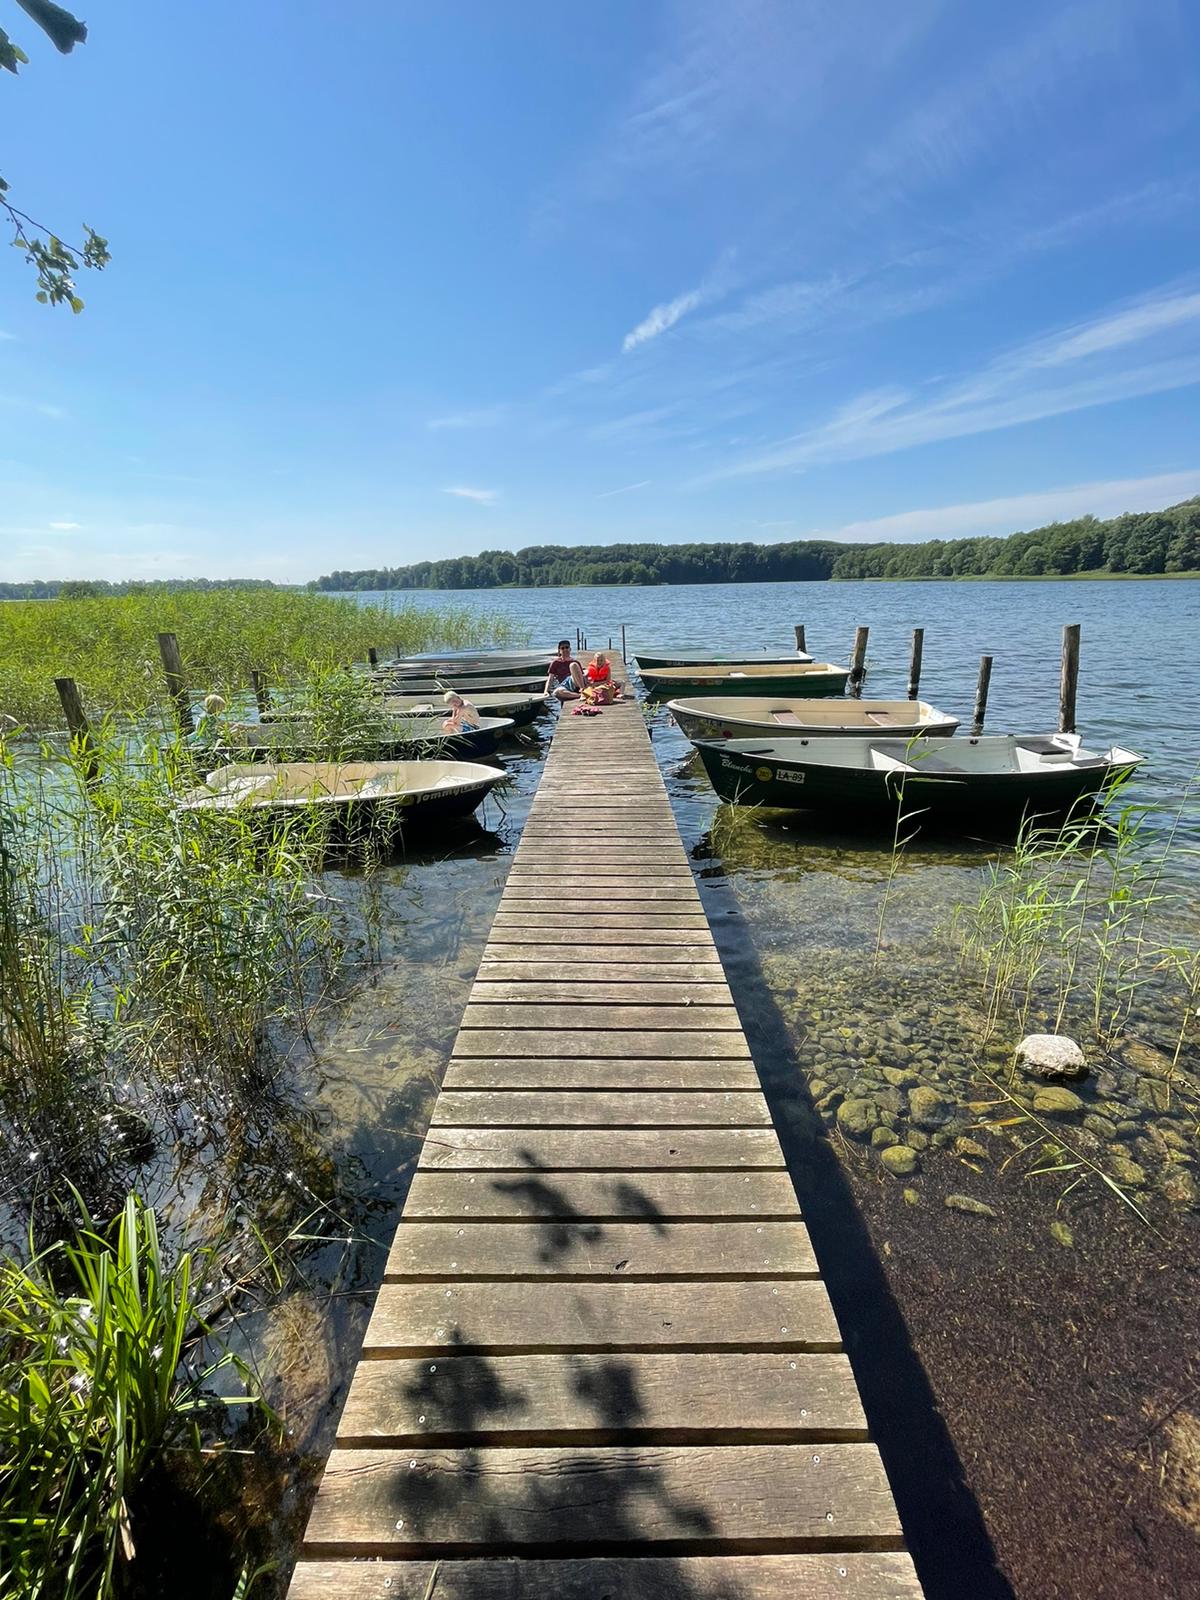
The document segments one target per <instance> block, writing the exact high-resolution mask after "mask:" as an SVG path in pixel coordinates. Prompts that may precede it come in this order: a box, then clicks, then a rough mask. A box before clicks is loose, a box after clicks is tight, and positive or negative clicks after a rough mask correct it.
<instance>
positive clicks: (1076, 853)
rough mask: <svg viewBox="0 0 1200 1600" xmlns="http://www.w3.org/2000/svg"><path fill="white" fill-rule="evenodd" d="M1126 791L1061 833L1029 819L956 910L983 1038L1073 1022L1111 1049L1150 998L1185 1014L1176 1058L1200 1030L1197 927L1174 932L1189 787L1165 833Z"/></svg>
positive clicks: (1180, 904) (955, 932) (957, 935)
mask: <svg viewBox="0 0 1200 1600" xmlns="http://www.w3.org/2000/svg"><path fill="white" fill-rule="evenodd" d="M1122 791H1123V786H1122V785H1118V786H1116V787H1115V788H1114V789H1113V790H1112V791H1111V792H1110V795H1109V802H1110V803H1109V806H1108V808H1107V809H1106V810H1105V811H1104V812H1103V813H1101V814H1097V815H1088V816H1086V817H1081V818H1078V819H1075V820H1072V821H1068V823H1067V824H1066V826H1064V827H1062V828H1053V829H1051V828H1045V827H1043V826H1039V825H1038V823H1037V821H1036V819H1035V820H1034V821H1031V822H1029V823H1027V824H1026V825H1025V826H1023V827H1022V829H1021V832H1020V835H1019V837H1018V839H1017V842H1016V844H1015V846H1014V848H1013V849H1012V851H1011V852H1009V853H1008V854H1006V855H1005V856H1003V857H1001V858H1000V859H998V860H996V861H994V862H992V863H991V865H990V866H989V868H988V871H987V875H986V878H985V881H984V883H983V886H982V888H981V890H980V892H979V895H978V897H977V899H976V900H975V901H974V902H973V903H971V904H968V905H963V906H960V907H958V908H957V910H956V912H955V915H954V919H953V926H952V936H953V939H954V942H955V944H956V946H957V948H958V951H959V954H960V956H961V958H962V961H963V963H964V965H965V966H967V967H968V968H969V969H970V970H972V971H973V972H974V973H975V974H976V975H977V977H978V979H979V981H980V984H981V987H982V990H983V997H984V1001H985V1030H984V1031H985V1037H990V1036H991V1035H992V1034H994V1033H995V1032H996V1030H997V1028H998V1027H999V1025H1000V1021H1001V1018H1002V1016H1005V1015H1007V1014H1009V1013H1010V1012H1011V1013H1012V1014H1013V1015H1014V1016H1015V1020H1016V1023H1017V1025H1018V1027H1019V1028H1021V1029H1022V1030H1025V1029H1026V1028H1028V1027H1029V1026H1030V1024H1031V1021H1033V1020H1037V1021H1038V1022H1039V1023H1041V1024H1043V1025H1045V1026H1048V1027H1049V1028H1051V1029H1052V1030H1053V1031H1055V1032H1058V1031H1061V1030H1062V1029H1063V1028H1064V1027H1066V1026H1067V1025H1071V1026H1073V1027H1076V1028H1081V1029H1086V1030H1087V1032H1088V1033H1089V1034H1090V1036H1091V1037H1092V1038H1093V1039H1094V1040H1095V1041H1096V1043H1098V1044H1100V1045H1102V1046H1104V1047H1105V1048H1107V1049H1111V1048H1112V1047H1113V1046H1114V1045H1115V1044H1116V1042H1117V1041H1118V1040H1119V1038H1120V1037H1121V1036H1122V1034H1123V1033H1124V1032H1125V1030H1126V1029H1127V1027H1128V1026H1129V1024H1130V1020H1131V1018H1133V1017H1134V1016H1135V1015H1137V1014H1138V1012H1139V1010H1140V1009H1141V1007H1142V1005H1143V1002H1144V1001H1145V999H1146V998H1147V996H1148V994H1149V993H1150V992H1151V991H1153V993H1154V994H1155V995H1156V996H1157V997H1158V998H1159V999H1160V1001H1161V1002H1162V1004H1163V1005H1164V1006H1165V1007H1167V1008H1169V1009H1171V1010H1173V1011H1177V1012H1178V1018H1179V1020H1178V1024H1177V1030H1176V1034H1175V1037H1174V1039H1173V1040H1172V1048H1173V1049H1174V1051H1175V1054H1176V1057H1178V1055H1179V1053H1180V1051H1181V1050H1182V1049H1183V1048H1184V1045H1185V1043H1186V1041H1187V1039H1188V1038H1189V1036H1190V1035H1191V1034H1193V1033H1194V1030H1195V1023H1196V1002H1197V992H1198V990H1197V986H1198V984H1200V950H1198V946H1197V940H1196V935H1195V931H1194V928H1185V929H1183V930H1182V932H1181V933H1179V934H1173V933H1172V932H1171V931H1170V930H1171V925H1172V922H1173V921H1176V920H1178V918H1179V916H1180V914H1181V913H1183V912H1185V910H1186V903H1187V902H1186V898H1185V897H1184V896H1183V895H1182V893H1181V892H1179V891H1177V890H1175V889H1174V888H1172V887H1171V884H1172V863H1173V861H1174V860H1175V859H1176V858H1177V857H1178V856H1180V855H1181V854H1182V853H1183V847H1182V846H1181V845H1180V843H1179V833H1180V828H1181V822H1182V819H1183V818H1184V816H1185V814H1186V813H1187V811H1188V809H1189V807H1190V805H1191V800H1192V790H1191V788H1189V790H1188V792H1187V794H1186V795H1185V797H1184V799H1183V801H1182V802H1181V805H1180V807H1179V808H1178V809H1177V811H1176V812H1175V813H1174V815H1173V817H1172V820H1171V823H1170V826H1169V827H1168V828H1167V829H1166V830H1165V831H1164V830H1163V829H1162V828H1161V827H1154V826H1152V825H1151V824H1152V822H1153V820H1154V818H1153V813H1152V812H1151V810H1150V809H1149V808H1147V807H1144V806H1135V805H1132V804H1129V803H1120V802H1121V798H1122ZM1113 802H1116V803H1115V804H1114V803H1113Z"/></svg>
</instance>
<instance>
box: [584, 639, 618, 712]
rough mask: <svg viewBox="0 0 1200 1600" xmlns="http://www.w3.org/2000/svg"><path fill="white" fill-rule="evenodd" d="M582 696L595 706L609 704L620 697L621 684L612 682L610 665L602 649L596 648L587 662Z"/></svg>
mask: <svg viewBox="0 0 1200 1600" xmlns="http://www.w3.org/2000/svg"><path fill="white" fill-rule="evenodd" d="M584 698H585V699H586V700H590V701H591V703H592V704H593V705H597V706H607V705H611V704H612V702H613V701H614V700H619V699H620V698H621V685H620V684H619V683H614V682H613V676H612V667H611V666H610V664H609V660H608V657H607V656H606V655H605V654H604V651H603V650H597V651H596V654H595V655H594V656H593V657H592V659H591V660H590V661H589V662H588V669H587V689H586V691H585V693H584Z"/></svg>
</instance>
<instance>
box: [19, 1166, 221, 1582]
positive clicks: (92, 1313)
mask: <svg viewBox="0 0 1200 1600" xmlns="http://www.w3.org/2000/svg"><path fill="white" fill-rule="evenodd" d="M211 1264H212V1263H211V1260H210V1253H209V1252H203V1251H202V1252H200V1253H199V1254H198V1255H197V1256H195V1257H193V1256H192V1255H190V1254H188V1253H186V1252H185V1253H184V1254H182V1255H181V1256H180V1257H179V1258H178V1260H176V1261H175V1262H174V1263H173V1264H172V1263H168V1261H167V1259H166V1256H165V1254H164V1251H163V1248H162V1246H161V1243H160V1240H159V1235H158V1228H157V1225H156V1221H155V1217H154V1213H153V1212H152V1211H150V1210H149V1209H147V1208H146V1207H145V1206H143V1205H142V1204H141V1203H140V1202H139V1201H138V1200H137V1199H135V1198H133V1197H130V1198H129V1199H128V1200H127V1202H126V1204H125V1206H124V1207H123V1209H122V1211H121V1214H120V1215H119V1217H118V1218H117V1219H116V1221H115V1222H114V1223H113V1225H112V1226H111V1227H109V1228H97V1227H96V1226H95V1225H94V1224H93V1223H92V1222H91V1220H90V1218H88V1217H87V1216H86V1213H85V1214H84V1215H83V1217H82V1219H81V1225H80V1227H79V1230H78V1232H77V1233H76V1234H75V1235H74V1237H73V1239H72V1241H71V1242H70V1243H62V1244H58V1245H55V1246H52V1247H50V1248H49V1249H48V1250H45V1251H41V1252H38V1253H35V1254H34V1255H33V1257H32V1259H31V1260H29V1261H28V1262H27V1263H25V1264H20V1263H18V1262H16V1261H14V1260H0V1592H3V1593H4V1594H5V1595H11V1596H13V1597H21V1600H98V1597H106V1596H110V1595H114V1594H134V1593H142V1594H144V1593H146V1592H147V1591H146V1589H145V1588H144V1587H142V1586H141V1584H140V1583H139V1582H138V1576H139V1572H138V1567H137V1558H138V1554H139V1548H140V1546H141V1543H142V1541H143V1538H144V1537H145V1536H146V1534H147V1532H148V1531H149V1532H150V1534H151V1536H152V1537H153V1536H154V1533H155V1531H156V1530H154V1528H153V1523H154V1522H155V1520H156V1516H157V1515H158V1514H159V1513H158V1512H157V1510H156V1504H155V1494H156V1489H157V1490H161V1489H162V1488H163V1486H164V1480H165V1479H166V1477H167V1476H168V1474H169V1471H170V1465H171V1460H172V1457H173V1456H175V1455H176V1454H177V1453H178V1455H179V1456H180V1457H184V1456H186V1457H190V1458H192V1459H195V1458H196V1457H197V1456H198V1455H199V1454H201V1453H203V1451H204V1448H205V1446H204V1439H205V1434H206V1424H208V1423H209V1422H210V1420H211V1418H212V1414H213V1412H214V1408H218V1409H219V1408H220V1407H222V1406H224V1407H228V1406H230V1405H242V1404H247V1403H249V1400H250V1397H249V1396H248V1395H237V1396H232V1397H226V1398H225V1399H223V1400H220V1401H218V1400H216V1399H215V1398H214V1396H213V1393H212V1388H211V1386H212V1383H213V1380H214V1379H215V1378H216V1377H217V1375H218V1373H219V1372H220V1371H221V1369H222V1368H223V1367H227V1366H229V1365H231V1364H232V1362H233V1358H232V1357H231V1356H229V1355H217V1356H216V1357H215V1358H210V1357H206V1355H205V1353H204V1340H205V1338H206V1336H207V1335H208V1334H209V1332H210V1328H209V1325H208V1322H207V1320H206V1317H205V1314H204V1306H203V1299H204V1293H205V1289H204V1280H205V1276H206V1274H207V1272H208V1271H209V1268H210V1266H211Z"/></svg>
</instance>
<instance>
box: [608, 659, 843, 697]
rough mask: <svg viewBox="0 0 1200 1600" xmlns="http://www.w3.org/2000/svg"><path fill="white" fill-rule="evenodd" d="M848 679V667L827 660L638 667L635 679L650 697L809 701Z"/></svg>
mask: <svg viewBox="0 0 1200 1600" xmlns="http://www.w3.org/2000/svg"><path fill="white" fill-rule="evenodd" d="M849 676H850V670H849V668H848V667H835V666H834V665H833V664H832V662H829V661H802V662H794V663H792V664H791V665H790V666H786V667H779V666H771V665H768V664H766V663H762V662H755V661H735V662H730V663H728V664H726V663H718V664H714V665H712V666H707V667H699V666H698V667H658V668H656V669H655V670H654V671H653V672H652V671H650V670H649V669H648V668H642V669H641V671H640V672H639V677H640V678H641V680H642V684H643V686H644V688H645V690H646V692H647V694H649V695H651V696H653V697H654V698H656V699H657V698H663V697H665V698H667V699H678V698H680V697H681V696H684V697H687V698H692V697H694V696H695V695H698V694H720V695H731V694H737V695H743V694H752V695H759V696H761V695H764V694H769V695H775V694H785V695H789V696H791V697H792V698H793V699H794V698H797V697H800V698H803V699H806V700H807V699H809V698H810V697H811V696H813V695H827V694H841V693H843V691H844V690H845V687H846V680H847V679H848V678H849Z"/></svg>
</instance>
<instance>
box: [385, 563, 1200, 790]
mask: <svg viewBox="0 0 1200 1600" xmlns="http://www.w3.org/2000/svg"><path fill="white" fill-rule="evenodd" d="M354 598H355V599H358V600H360V601H364V602H365V601H370V602H373V603H377V604H381V605H395V606H405V605H418V606H430V607H434V608H436V607H437V606H439V605H445V604H446V603H447V601H453V603H455V604H457V605H462V604H467V605H472V604H474V605H476V606H478V608H479V610H480V611H481V612H483V613H484V614H491V615H496V616H502V617H505V618H508V619H510V620H512V621H515V622H516V623H518V624H519V625H523V626H524V627H526V628H527V629H528V630H529V637H530V639H531V640H532V641H534V642H535V643H538V644H545V645H552V644H553V643H554V641H555V640H556V639H558V638H559V637H561V636H563V635H569V636H570V638H571V639H572V640H574V638H575V631H576V629H577V628H578V629H580V630H581V631H582V632H583V634H584V635H585V636H586V638H587V640H588V642H589V644H590V645H591V646H592V648H597V647H602V646H603V647H606V646H607V645H608V642H609V639H610V638H611V639H612V641H613V644H614V646H616V647H618V648H619V646H620V642H621V626H622V624H624V625H625V630H626V635H625V636H626V640H627V645H628V649H629V653H630V654H631V655H632V654H636V649H637V646H638V644H639V643H640V644H642V645H644V646H646V647H650V646H652V645H677V646H680V647H688V648H709V647H711V648H713V649H716V650H738V649H742V648H747V649H756V650H790V649H792V648H794V634H793V631H792V630H793V626H794V625H795V624H796V623H798V622H801V623H803V624H804V625H805V628H806V630H807V645H808V651H809V654H810V655H812V656H813V658H814V659H815V660H822V661H835V662H841V663H843V664H844V663H846V662H847V661H848V660H849V657H850V651H851V647H852V645H853V643H854V630H855V628H856V627H857V626H858V625H859V624H866V625H867V626H869V627H870V630H871V635H870V643H869V646H868V652H867V664H868V675H867V681H866V687H865V689H864V693H865V694H867V695H871V696H874V697H876V698H879V699H892V698H900V697H903V695H904V693H905V688H906V684H907V681H908V659H909V647H910V642H911V634H912V629H913V628H915V627H922V628H924V629H925V655H924V666H923V669H922V674H921V691H920V692H921V698H922V699H924V700H929V701H932V702H933V704H935V705H937V706H938V707H940V708H941V709H942V710H945V711H950V712H955V713H957V714H958V715H959V716H960V717H961V719H962V721H963V723H964V724H965V725H967V726H969V724H970V719H971V710H972V706H973V704H974V696H975V683H976V678H977V675H978V670H979V657H980V656H981V655H982V654H989V655H991V656H992V657H993V667H992V682H991V691H990V695H989V700H988V721H987V728H988V731H990V732H994V733H1000V732H1022V733H1034V732H1045V731H1047V730H1050V729H1054V728H1056V727H1057V726H1058V679H1059V663H1060V659H1061V649H1062V629H1063V625H1064V624H1065V623H1069V622H1078V623H1080V624H1081V625H1082V640H1083V642H1082V649H1081V667H1080V678H1079V699H1078V718H1077V720H1078V726H1079V729H1080V731H1081V732H1082V733H1083V734H1084V735H1085V736H1086V738H1087V739H1088V740H1089V741H1090V742H1093V743H1096V742H1099V743H1102V744H1105V745H1107V744H1109V743H1111V742H1113V741H1118V740H1119V741H1122V742H1127V743H1129V744H1131V745H1132V746H1133V748H1134V749H1137V750H1139V751H1142V752H1143V753H1145V754H1146V755H1147V756H1148V757H1149V771H1148V774H1147V777H1148V778H1152V779H1153V780H1157V781H1155V789H1156V791H1157V792H1158V793H1159V794H1160V795H1161V796H1162V797H1163V798H1167V796H1168V794H1169V793H1175V792H1178V791H1179V790H1180V789H1181V788H1182V786H1183V784H1184V783H1185V782H1186V780H1187V775H1188V774H1189V773H1190V772H1191V771H1192V769H1193V768H1194V767H1195V764H1196V762H1197V760H1200V581H1190V580H1178V581H1173V580H1152V579H1148V580H1145V581H1138V582H1121V581H1113V582H1105V581H1103V580H1095V581H1086V582H1027V583H1001V582H979V583H936V582H914V583H859V584H850V583H845V584H839V583H754V584H751V583H745V584H697V585H694V586H693V585H687V586H680V587H671V588H646V589H633V588H607V587H606V588H594V589H593V588H572V589H520V590H517V589H497V590H483V591H467V592H465V593H464V592H461V591H455V592H454V593H453V594H447V593H442V592H436V591H411V592H410V591H391V592H388V593H382V594H375V593H371V594H362V595H356V596H354ZM380 642H381V644H383V642H384V641H380Z"/></svg>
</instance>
